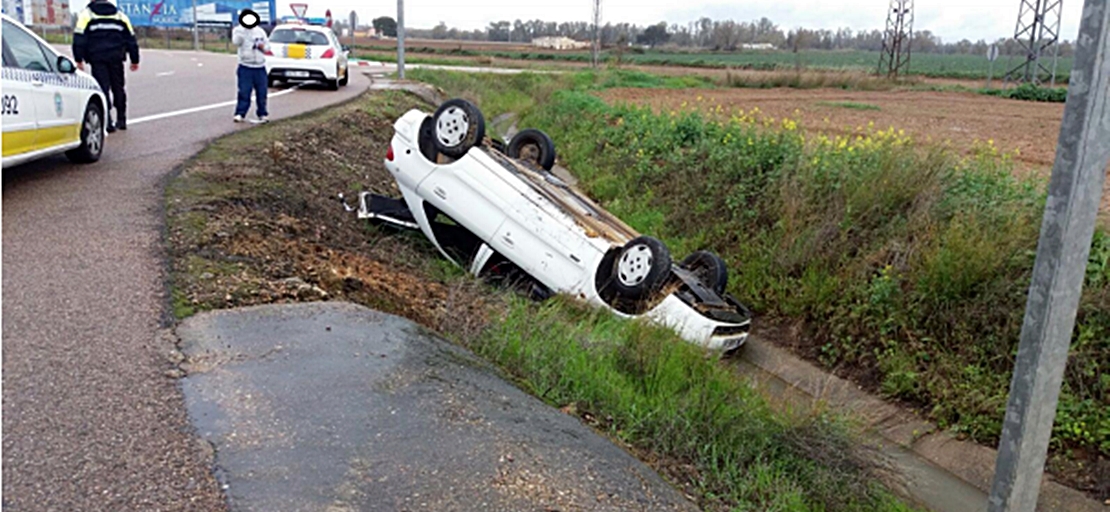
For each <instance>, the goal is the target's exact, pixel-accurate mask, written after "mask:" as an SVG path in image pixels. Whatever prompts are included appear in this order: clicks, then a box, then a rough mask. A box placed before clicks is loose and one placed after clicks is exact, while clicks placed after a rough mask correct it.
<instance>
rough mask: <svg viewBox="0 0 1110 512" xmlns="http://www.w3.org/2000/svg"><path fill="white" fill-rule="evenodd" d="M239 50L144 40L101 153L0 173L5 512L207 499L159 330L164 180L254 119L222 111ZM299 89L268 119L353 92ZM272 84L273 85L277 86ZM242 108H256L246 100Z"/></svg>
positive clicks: (207, 502) (203, 467)
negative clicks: (162, 46)
mask: <svg viewBox="0 0 1110 512" xmlns="http://www.w3.org/2000/svg"><path fill="white" fill-rule="evenodd" d="M235 66H236V63H235V58H234V56H229V55H219V54H207V53H192V52H166V51H157V50H148V51H145V52H144V53H143V64H142V67H141V69H140V70H139V71H138V72H136V73H131V72H128V73H127V79H128V93H129V109H128V110H129V118H130V120H131V126H130V129H129V130H127V131H126V132H117V133H116V134H112V135H110V136H109V137H108V139H107V142H106V148H105V152H104V156H103V158H102V159H101V160H100V161H99V162H98V163H96V164H92V165H84V166H78V165H72V164H70V163H68V162H67V161H66V160H65V159H64V157H60V156H59V157H54V158H49V159H46V160H42V161H38V162H33V163H29V164H26V165H24V166H20V167H15V168H11V169H4V170H3V201H2V208H3V468H4V477H3V509H4V510H5V511H8V510H11V511H19V510H82V511H92V510H115V511H121V510H144V511H146V510H186V509H188V510H218V509H221V508H223V507H224V502H223V499H222V497H221V496H220V492H219V488H218V484H217V483H216V481H215V480H214V479H213V477H212V476H211V472H210V471H209V467H208V465H207V464H208V463H207V462H206V459H205V457H204V455H203V451H202V450H201V449H200V448H199V443H198V441H197V439H196V437H195V436H194V434H193V433H192V430H191V427H190V426H189V422H188V418H187V416H186V413H185V407H184V404H183V398H182V394H181V391H180V388H179V387H178V386H177V383H176V381H175V380H174V379H171V378H167V377H166V376H165V375H164V373H165V372H166V370H167V369H169V368H171V363H170V362H169V361H168V359H167V354H168V353H169V352H170V351H171V350H172V349H173V345H172V343H171V342H169V341H167V339H166V338H161V337H159V336H158V332H159V329H160V327H163V326H164V325H165V324H166V323H167V319H168V314H169V309H168V305H169V299H168V297H166V294H165V290H166V286H165V277H166V272H165V269H164V268H163V263H162V261H163V259H162V257H161V254H160V251H161V244H160V237H161V229H162V209H161V208H162V207H161V200H162V185H163V184H164V183H165V181H166V180H167V177H168V176H169V175H170V174H171V172H172V171H173V170H174V168H175V167H176V166H178V165H179V164H181V163H182V162H183V161H184V160H185V159H186V158H188V157H189V156H190V155H192V154H194V153H196V152H197V151H199V150H200V149H201V148H203V147H204V145H205V142H206V141H208V140H210V139H212V138H214V137H217V136H220V135H223V134H225V133H228V132H231V131H233V130H236V129H249V128H250V127H251V126H252V125H249V124H234V123H232V122H231V116H232V114H233V107H232V106H230V105H227V106H222V107H219V108H214V109H208V110H200V111H196V112H192V113H187V114H184V115H176V116H171V117H164V118H152V117H151V116H158V115H162V114H167V113H172V112H174V111H179V110H182V109H194V108H199V107H205V106H211V105H213V104H219V103H221V102H227V101H230V100H234V97H235V90H236V88H235V72H234V70H235ZM367 86H368V80H367V79H366V78H365V77H362V76H354V75H352V80H351V84H350V85H349V86H348V87H346V88H344V89H341V90H340V91H338V92H331V91H325V90H322V89H319V90H307V89H299V90H296V91H293V92H291V93H286V94H284V95H281V96H280V97H274V98H272V99H271V101H270V114H271V117H272V118H275V119H277V118H281V117H285V116H290V115H295V114H299V113H302V112H305V111H308V110H312V109H315V108H319V107H321V106H324V105H328V104H332V103H336V102H340V101H342V100H345V99H349V98H352V97H354V96H355V95H357V94H358V93H359V92H361V91H363V90H365V89H366V88H367ZM274 92H278V91H274ZM252 115H253V110H252Z"/></svg>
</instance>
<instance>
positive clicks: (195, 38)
mask: <svg viewBox="0 0 1110 512" xmlns="http://www.w3.org/2000/svg"><path fill="white" fill-rule="evenodd" d="M198 50H200V34H199V33H198V31H197V0H193V51H198Z"/></svg>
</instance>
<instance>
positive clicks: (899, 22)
mask: <svg viewBox="0 0 1110 512" xmlns="http://www.w3.org/2000/svg"><path fill="white" fill-rule="evenodd" d="M912 42H913V0H890V7H889V8H888V9H887V13H886V31H885V33H884V34H883V52H882V53H881V54H879V72H878V73H879V74H880V75H883V74H885V75H886V76H887V77H888V78H898V74H899V73H901V72H902V71H909V68H910V49H911V48H910V47H911V46H912Z"/></svg>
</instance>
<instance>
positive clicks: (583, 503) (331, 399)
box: [177, 302, 696, 512]
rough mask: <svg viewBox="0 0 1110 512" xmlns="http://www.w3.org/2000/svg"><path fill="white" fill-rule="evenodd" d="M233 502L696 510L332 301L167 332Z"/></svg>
mask: <svg viewBox="0 0 1110 512" xmlns="http://www.w3.org/2000/svg"><path fill="white" fill-rule="evenodd" d="M177 333H178V334H179V335H180V336H181V346H182V351H183V352H184V353H185V355H186V356H187V357H188V359H187V362H186V363H185V365H183V366H184V367H185V368H187V369H188V370H189V375H188V377H186V378H185V379H183V380H182V387H183V389H184V393H185V403H186V405H187V407H188V409H189V413H190V416H191V417H192V418H193V419H194V422H195V424H196V425H197V430H198V433H199V434H200V435H201V436H202V437H203V438H204V439H207V440H209V441H210V442H212V444H213V445H214V446H215V448H216V468H217V469H216V474H217V475H219V476H220V482H221V483H222V484H223V485H224V488H225V489H226V493H227V495H228V500H229V501H230V503H231V509H232V510H233V511H236V512H256V511H257V512H271V511H284V512H299V511H305V512H316V511H328V512H354V511H359V512H375V511H381V512H395V511H408V512H450V511H458V512H471V511H482V512H516V511H541V510H544V511H550V510H565V511H571V510H579V511H582V510H589V511H594V512H623V511H649V510H650V511H658V512H663V511H685V512H690V511H693V510H696V507H695V506H694V505H693V504H692V503H691V502H689V501H687V500H686V499H685V498H684V497H683V496H682V495H681V494H680V493H679V492H677V491H676V490H675V489H674V488H672V487H671V486H670V485H669V484H667V483H666V482H665V481H664V480H663V479H662V478H660V477H659V475H657V474H656V473H655V472H654V471H653V470H652V469H651V468H649V467H648V466H647V465H645V464H644V463H642V462H640V461H639V460H636V458H635V457H633V456H631V455H629V454H628V453H627V452H625V451H624V450H622V449H621V448H619V447H617V446H616V445H614V444H613V443H611V442H609V441H608V440H606V439H605V438H603V437H601V436H600V435H598V434H597V433H595V432H594V431H592V430H591V429H590V428H589V427H587V426H585V425H583V424H582V423H581V422H580V421H578V419H577V418H575V417H574V416H572V415H569V414H564V413H563V412H561V411H559V410H557V409H555V408H553V407H550V406H548V405H546V404H544V403H543V402H541V401H540V400H538V399H536V398H534V397H532V396H529V395H528V394H526V393H524V392H523V391H521V390H519V389H517V388H516V387H515V386H513V385H512V384H509V383H508V382H506V381H505V380H503V379H502V378H501V377H500V373H499V372H497V371H496V370H495V369H494V368H493V367H492V365H490V364H489V363H486V362H485V361H482V360H481V359H479V358H478V357H476V356H474V355H473V354H471V353H470V352H468V351H466V350H463V349H462V348H460V347H458V346H455V345H453V344H451V343H450V342H447V341H444V340H443V339H440V338H438V337H436V336H434V335H432V334H430V333H428V332H427V330H425V329H422V328H420V327H419V326H417V325H416V324H414V323H412V322H410V321H408V320H405V319H403V318H398V317H395V316H392V315H386V314H383V313H379V312H376V311H372V310H369V309H367V308H364V307H362V306H358V305H354V304H349V303H342V302H317V303H308V304H280V305H266V306H257V307H251V308H242V309H233V310H225V311H214V312H209V313H202V314H199V315H196V316H193V317H190V318H188V319H187V320H185V321H184V322H182V324H181V326H180V327H179V328H178V329H177Z"/></svg>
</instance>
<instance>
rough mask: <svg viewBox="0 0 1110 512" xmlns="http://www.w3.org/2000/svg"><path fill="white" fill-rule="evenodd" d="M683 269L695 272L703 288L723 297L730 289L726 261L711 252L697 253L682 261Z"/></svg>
mask: <svg viewBox="0 0 1110 512" xmlns="http://www.w3.org/2000/svg"><path fill="white" fill-rule="evenodd" d="M681 266H682V268H684V269H686V270H689V271H690V272H693V273H694V275H695V276H697V278H698V281H700V282H701V284H702V285H703V286H705V287H706V288H709V289H710V290H713V291H715V292H717V294H718V295H723V294H724V293H725V289H726V288H728V267H727V266H725V260H722V259H721V257H720V256H717V255H716V254H713V253H711V252H709V251H695V252H694V253H693V254H691V255H689V256H687V257H686V259H684V260H682V264H681Z"/></svg>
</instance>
